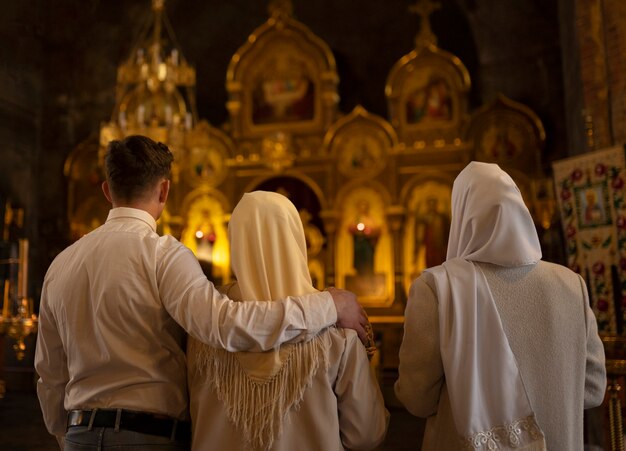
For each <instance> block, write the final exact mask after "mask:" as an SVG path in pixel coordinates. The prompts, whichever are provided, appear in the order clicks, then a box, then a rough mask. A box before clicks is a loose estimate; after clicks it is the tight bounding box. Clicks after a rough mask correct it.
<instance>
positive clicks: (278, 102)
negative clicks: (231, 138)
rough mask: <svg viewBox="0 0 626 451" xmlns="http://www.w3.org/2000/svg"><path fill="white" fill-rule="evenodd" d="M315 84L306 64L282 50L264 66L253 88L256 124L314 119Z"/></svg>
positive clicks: (253, 119) (253, 112) (253, 116)
mask: <svg viewBox="0 0 626 451" xmlns="http://www.w3.org/2000/svg"><path fill="white" fill-rule="evenodd" d="M314 95H315V86H314V84H313V82H312V80H311V79H310V77H309V76H308V75H307V73H306V69H305V67H304V65H303V64H302V63H301V62H299V61H297V60H296V59H295V58H293V57H288V56H285V55H281V54H279V55H278V56H276V57H274V58H273V59H272V60H270V62H269V63H268V64H267V65H266V67H265V68H264V73H263V74H262V75H261V76H260V77H259V79H258V81H257V83H256V86H255V88H254V90H253V92H252V121H253V122H254V123H255V124H270V123H280V122H295V121H305V120H311V119H313V115H314V98H315V97H314Z"/></svg>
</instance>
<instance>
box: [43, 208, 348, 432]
mask: <svg viewBox="0 0 626 451" xmlns="http://www.w3.org/2000/svg"><path fill="white" fill-rule="evenodd" d="M302 298H306V302H303V299H302ZM302 298H301V297H289V298H286V299H285V300H284V301H281V302H234V301H231V300H229V299H228V298H227V297H225V296H223V295H221V294H220V293H218V291H217V290H216V289H215V287H214V286H213V284H212V283H211V282H209V281H208V280H207V279H206V277H205V275H204V274H203V272H202V270H201V268H200V265H199V264H198V261H197V259H196V257H195V256H194V255H193V253H192V252H191V251H190V250H189V249H187V248H186V247H185V246H183V245H182V244H181V243H180V242H179V241H177V240H176V239H174V238H173V237H171V236H163V237H160V236H159V235H158V234H157V233H156V222H155V220H154V218H153V217H152V216H151V215H150V214H148V213H147V212H145V211H143V210H137V209H133V208H114V209H112V210H111V211H110V213H109V217H108V218H107V221H106V223H105V224H104V225H102V226H101V227H99V228H98V229H96V230H94V231H93V232H91V233H89V234H87V235H85V236H84V237H82V238H81V239H80V240H78V241H77V242H76V243H74V244H73V245H71V246H69V247H68V248H67V249H65V250H64V251H63V252H62V253H60V254H59V255H58V256H57V258H56V259H55V260H54V261H53V262H52V264H51V266H50V268H49V269H48V272H47V274H46V277H45V280H44V285H43V290H42V295H41V304H40V311H39V334H38V337H37V349H36V354H35V369H36V370H37V372H38V374H39V376H40V379H39V381H38V385H37V392H38V395H39V400H40V403H41V408H42V411H43V416H44V420H45V423H46V426H47V428H48V430H49V431H50V433H52V434H54V435H56V436H57V437H59V436H63V435H64V434H65V428H66V411H68V410H71V409H91V408H125V409H132V410H140V411H147V412H154V413H160V414H166V415H170V416H172V417H176V418H179V419H187V418H188V395H187V384H186V367H185V353H184V346H183V342H184V337H185V331H187V332H188V333H189V334H190V335H191V336H193V337H194V338H196V339H198V340H200V341H202V342H204V343H206V344H208V345H211V346H214V347H219V348H225V349H227V350H229V351H245V350H267V349H271V348H272V347H274V346H275V345H277V344H279V343H281V342H287V341H297V340H301V339H305V338H309V337H310V336H312V335H315V334H316V333H317V332H319V330H321V329H322V328H324V327H326V326H329V325H331V324H333V323H335V322H336V320H337V314H336V310H335V307H334V304H333V302H332V298H331V296H330V294H328V293H318V294H313V295H308V296H306V297H302ZM260 318H262V319H260ZM181 326H182V327H181ZM183 329H184V330H183Z"/></svg>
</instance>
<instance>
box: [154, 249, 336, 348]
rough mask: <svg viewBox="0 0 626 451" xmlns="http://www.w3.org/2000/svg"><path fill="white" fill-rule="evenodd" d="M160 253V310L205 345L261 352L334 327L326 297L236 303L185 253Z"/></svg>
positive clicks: (324, 294)
mask: <svg viewBox="0 0 626 451" xmlns="http://www.w3.org/2000/svg"><path fill="white" fill-rule="evenodd" d="M162 252H163V255H162V257H161V258H160V259H159V264H158V265H157V283H158V287H159V295H160V297H161V300H162V302H163V305H164V306H165V309H166V310H167V311H168V313H169V314H170V315H171V316H172V318H174V320H175V321H176V322H177V323H178V324H180V325H181V326H182V327H183V328H184V329H185V330H186V331H187V332H188V333H189V334H190V335H191V336H192V337H194V338H196V339H197V340H199V341H201V342H203V343H205V344H207V345H209V346H213V347H215V348H223V349H226V350H227V351H230V352H237V351H266V350H269V349H272V348H275V347H276V346H278V345H280V344H282V343H286V342H296V341H303V340H308V339H310V338H312V337H314V336H315V335H316V334H317V333H318V332H319V331H320V330H322V329H324V328H325V327H328V326H330V325H332V324H334V323H335V322H337V311H336V309H335V304H334V302H333V300H332V296H331V295H330V293H327V292H320V293H314V294H310V295H306V296H291V297H288V298H285V299H283V300H281V301H277V302H263V300H260V301H248V302H235V301H232V300H230V299H229V298H228V297H226V296H225V295H223V294H220V293H219V292H218V291H217V289H216V288H215V286H214V285H213V284H212V283H211V282H210V281H208V280H207V278H206V276H205V275H204V273H203V272H202V269H201V268H200V264H199V263H198V260H197V259H196V257H195V256H194V255H193V253H192V252H191V251H190V250H189V249H188V248H186V247H185V246H183V245H182V244H180V243H179V242H176V243H175V244H172V243H171V242H169V244H168V243H167V242H166V244H165V245H164V246H163V247H162Z"/></svg>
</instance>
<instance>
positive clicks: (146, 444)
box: [64, 426, 191, 451]
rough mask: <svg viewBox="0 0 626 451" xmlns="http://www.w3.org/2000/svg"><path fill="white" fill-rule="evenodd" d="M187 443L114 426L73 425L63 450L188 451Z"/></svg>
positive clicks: (68, 432) (67, 434) (66, 435)
mask: <svg viewBox="0 0 626 451" xmlns="http://www.w3.org/2000/svg"><path fill="white" fill-rule="evenodd" d="M190 449H191V446H190V444H189V443H183V442H180V441H175V440H170V439H169V438H168V437H160V436H158V435H150V434H141V433H139V432H133V431H126V430H124V429H120V430H119V431H115V429H114V428H96V427H94V428H92V429H91V430H89V428H88V427H87V426H75V427H71V428H69V429H68V431H67V433H66V434H65V448H64V451H100V450H115V451H139V450H146V451H147V450H155V451H189V450H190Z"/></svg>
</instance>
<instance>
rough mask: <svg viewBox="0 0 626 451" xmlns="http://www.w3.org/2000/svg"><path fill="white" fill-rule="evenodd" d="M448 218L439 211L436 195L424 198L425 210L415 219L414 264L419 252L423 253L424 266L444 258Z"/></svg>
mask: <svg viewBox="0 0 626 451" xmlns="http://www.w3.org/2000/svg"><path fill="white" fill-rule="evenodd" d="M449 233H450V219H449V218H448V216H447V215H446V214H445V213H443V212H441V211H439V200H438V199H437V198H436V197H429V198H428V199H426V211H425V212H424V213H423V214H418V215H417V217H416V220H415V259H414V262H415V266H417V265H418V262H419V260H420V254H421V253H423V255H424V263H425V265H426V268H431V267H433V266H437V265H440V264H442V263H443V262H444V261H445V260H446V254H447V248H448V234H449Z"/></svg>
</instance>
